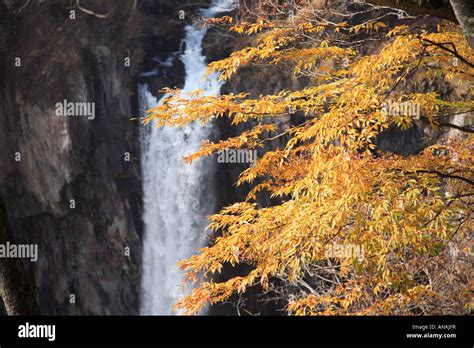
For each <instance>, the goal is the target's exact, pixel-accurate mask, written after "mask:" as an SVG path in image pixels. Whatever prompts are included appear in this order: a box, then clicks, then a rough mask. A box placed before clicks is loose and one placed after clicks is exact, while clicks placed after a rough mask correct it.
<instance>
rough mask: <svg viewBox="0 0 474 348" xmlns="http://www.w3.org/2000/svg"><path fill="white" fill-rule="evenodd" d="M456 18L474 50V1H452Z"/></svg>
mask: <svg viewBox="0 0 474 348" xmlns="http://www.w3.org/2000/svg"><path fill="white" fill-rule="evenodd" d="M450 2H451V6H452V7H453V10H454V13H455V14H456V18H457V20H458V22H459V24H460V25H461V28H462V32H463V33H464V35H465V36H466V39H467V41H469V45H470V46H471V48H472V49H473V50H474V0H450Z"/></svg>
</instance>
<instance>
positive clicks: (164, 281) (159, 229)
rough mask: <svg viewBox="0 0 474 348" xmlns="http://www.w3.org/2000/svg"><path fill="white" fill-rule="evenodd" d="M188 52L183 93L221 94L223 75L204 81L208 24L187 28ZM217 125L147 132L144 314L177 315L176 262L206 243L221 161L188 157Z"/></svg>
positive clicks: (224, 6)
mask: <svg viewBox="0 0 474 348" xmlns="http://www.w3.org/2000/svg"><path fill="white" fill-rule="evenodd" d="M233 7H234V0H213V1H212V4H211V6H210V7H209V8H207V9H205V10H201V14H202V16H203V17H204V18H210V17H214V16H216V15H217V14H218V13H221V12H228V11H230V10H232V9H233ZM185 32H186V35H185V43H186V45H185V46H186V48H185V51H184V52H183V53H182V54H181V56H180V59H181V60H182V62H183V64H184V67H185V74H186V75H185V83H184V87H183V92H184V93H187V92H191V91H193V90H196V89H199V90H203V91H204V95H218V94H219V91H220V88H221V83H220V82H218V76H210V77H209V78H208V79H206V80H205V81H203V80H202V78H203V76H204V73H205V70H206V59H205V57H204V56H203V55H202V42H203V39H204V37H205V35H206V29H205V28H201V27H199V26H198V25H188V26H186V28H185ZM139 96H140V108H141V112H142V113H144V111H145V110H146V109H148V108H151V107H153V106H155V105H157V103H159V100H157V99H156V98H155V97H154V96H153V95H152V94H151V93H150V92H149V90H148V87H147V86H146V85H140V86H139ZM212 131H213V129H212V125H207V126H202V125H199V124H190V125H188V126H186V127H184V128H174V127H173V128H170V127H164V128H159V129H158V128H151V129H149V128H148V129H144V130H143V131H142V136H141V137H142V152H143V154H142V169H143V170H142V172H143V191H144V213H143V220H144V229H145V234H144V244H143V262H142V264H143V274H142V283H141V288H142V294H141V313H142V314H144V315H167V314H175V313H174V312H173V310H172V307H173V305H174V304H175V303H176V301H177V300H178V299H179V298H180V297H182V296H183V294H185V293H189V292H190V290H191V289H189V288H187V289H185V292H184V293H183V291H182V290H180V288H179V285H180V284H182V282H183V274H182V272H181V271H180V270H179V269H178V267H177V265H176V264H177V262H178V261H179V260H180V259H183V258H187V257H189V256H191V255H192V254H195V253H196V252H197V249H198V248H200V247H202V246H204V245H205V244H206V242H207V236H206V233H205V227H206V225H207V224H208V221H207V219H206V216H208V215H209V214H212V213H213V212H214V210H215V198H214V197H215V193H214V190H213V181H214V179H215V173H216V165H215V162H214V161H213V160H212V159H200V160H198V161H195V162H194V163H193V164H191V165H189V164H185V163H183V161H182V158H183V156H185V155H189V154H191V153H193V152H194V151H196V150H198V149H199V147H200V145H201V143H202V141H203V140H204V139H207V138H209V136H210V135H211V134H212Z"/></svg>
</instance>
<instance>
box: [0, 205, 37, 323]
mask: <svg viewBox="0 0 474 348" xmlns="http://www.w3.org/2000/svg"><path fill="white" fill-rule="evenodd" d="M7 241H9V242H11V243H12V242H13V239H12V235H11V232H10V228H9V226H8V219H7V213H6V210H5V205H4V204H3V201H2V200H1V199H0V244H3V245H5V244H6V242H7ZM0 296H1V297H2V299H3V303H4V305H5V309H6V311H7V314H8V315H40V314H41V313H40V310H39V306H38V303H37V301H36V298H35V296H34V294H33V291H32V289H31V286H30V284H29V281H28V277H27V275H26V271H25V269H24V267H23V264H22V261H21V260H20V259H16V258H0Z"/></svg>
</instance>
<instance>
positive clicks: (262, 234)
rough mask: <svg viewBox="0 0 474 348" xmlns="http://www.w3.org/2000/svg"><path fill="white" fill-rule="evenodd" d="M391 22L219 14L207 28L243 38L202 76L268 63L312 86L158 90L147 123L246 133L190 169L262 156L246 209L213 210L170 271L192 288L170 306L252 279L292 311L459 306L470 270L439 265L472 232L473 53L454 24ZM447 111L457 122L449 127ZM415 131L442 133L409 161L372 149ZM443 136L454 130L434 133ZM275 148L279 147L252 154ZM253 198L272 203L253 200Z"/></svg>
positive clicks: (286, 9)
mask: <svg viewBox="0 0 474 348" xmlns="http://www.w3.org/2000/svg"><path fill="white" fill-rule="evenodd" d="M290 3H291V4H290ZM391 16H392V17H393V12H391V11H390V10H387V9H378V8H377V7H374V6H373V5H366V4H352V5H349V6H346V7H344V8H342V9H341V7H340V4H337V3H333V5H330V6H329V5H328V6H325V7H321V6H320V5H316V4H314V3H310V4H308V3H307V2H305V1H300V2H298V1H296V2H294V1H293V2H288V4H286V5H285V6H282V5H279V6H278V7H275V8H273V9H272V8H269V9H266V13H265V15H261V14H260V15H253V16H248V17H245V18H241V20H240V21H239V22H237V23H234V21H233V19H232V18H230V17H222V18H216V19H212V20H208V21H207V22H206V24H207V25H219V26H224V27H228V28H229V30H230V31H232V32H234V33H237V34H240V35H249V36H253V37H254V43H255V44H254V45H252V46H250V47H245V48H243V49H241V50H238V51H236V52H233V53H232V54H231V55H230V56H229V57H228V58H225V59H222V60H220V61H216V62H213V63H211V64H210V65H209V74H214V73H218V74H220V79H221V80H225V81H227V80H228V79H230V78H231V77H232V76H233V75H234V74H238V73H239V70H240V69H242V68H244V67H246V66H250V65H252V66H254V67H259V66H260V67H261V66H271V67H273V68H275V69H277V70H281V71H283V70H284V71H291V72H292V73H293V74H294V75H295V76H296V77H306V78H308V79H310V81H311V83H310V84H309V85H308V86H307V87H305V88H303V89H300V90H291V91H290V90H281V91H279V92H278V93H276V94H274V95H262V96H260V97H259V98H256V99H255V98H251V97H250V95H249V94H248V93H245V92H243V93H239V94H224V95H221V96H202V95H200V93H199V91H196V92H194V93H192V95H185V94H183V93H182V92H181V91H180V90H178V89H167V90H166V93H167V94H166V97H165V98H164V99H163V101H162V103H161V104H160V105H159V106H157V107H156V108H154V109H151V110H149V111H148V115H147V118H146V122H156V124H157V125H158V126H170V127H185V126H186V125H187V124H189V123H191V122H201V123H208V122H214V119H215V118H216V117H217V118H229V119H230V121H231V123H232V124H233V125H236V126H237V125H242V124H247V125H251V127H250V128H249V129H248V130H246V131H244V132H242V133H241V134H239V135H238V136H235V137H231V138H229V139H223V140H221V141H218V142H215V143H213V142H210V141H208V142H206V143H204V144H203V145H202V147H201V149H200V150H199V151H197V152H196V153H194V154H190V155H189V156H188V157H186V158H185V160H186V161H188V162H192V161H194V160H198V159H199V158H200V157H203V156H212V155H214V154H215V153H216V152H218V151H222V150H224V149H234V150H242V149H260V151H259V153H260V154H261V156H260V157H259V158H258V161H257V163H256V165H254V166H250V167H249V168H248V169H246V170H244V171H243V172H242V173H241V175H240V177H239V180H238V182H237V185H243V184H245V183H247V184H251V185H252V189H251V190H250V191H249V192H248V195H247V199H246V201H244V202H239V203H236V204H233V205H231V206H227V207H224V208H223V209H222V210H221V211H220V212H219V213H218V214H215V215H213V216H210V218H209V219H210V226H209V227H210V229H211V230H212V231H215V232H216V235H217V236H218V237H217V238H216V239H215V240H214V241H213V242H212V244H211V245H210V246H209V247H206V248H203V249H201V250H200V251H199V253H198V254H196V255H194V256H192V257H191V258H189V259H187V260H182V261H181V262H180V267H181V268H182V270H183V271H184V272H185V274H186V279H187V281H188V282H193V283H195V284H196V287H195V288H194V290H193V292H192V293H191V294H190V295H189V296H186V297H184V298H182V299H181V300H180V301H179V302H178V303H177V305H176V306H177V308H180V309H184V310H185V311H186V313H189V314H193V313H197V312H198V311H199V310H200V309H202V308H203V306H205V305H206V304H214V303H219V302H223V301H226V300H228V299H229V298H230V297H231V296H234V295H236V294H242V293H245V292H246V291H247V290H248V289H249V288H250V287H252V286H255V285H259V286H261V288H262V289H263V291H268V290H271V289H274V290H275V291H276V292H277V293H278V294H279V295H280V296H281V297H282V299H283V300H284V301H286V303H287V310H288V312H289V313H290V314H300V315H305V314H311V315H316V314H328V315H329V314H340V315H344V314H433V313H449V312H453V311H454V312H456V313H459V312H462V311H463V310H466V309H468V308H469V306H470V305H471V295H470V286H472V283H470V282H471V281H472V277H471V275H470V273H469V272H470V268H468V267H464V266H462V265H461V266H459V267H460V269H458V270H457V271H456V274H451V276H453V277H456V279H454V280H453V279H447V276H446V274H447V273H452V272H453V271H451V270H447V269H446V268H447V267H449V262H448V260H449V259H450V257H451V256H450V255H451V254H450V253H452V252H453V250H452V246H453V245H455V246H456V250H457V252H458V254H459V253H461V254H463V255H467V254H466V248H468V247H469V245H470V244H469V242H470V238H471V234H472V227H473V220H472V214H473V212H472V204H473V203H474V202H473V196H474V177H473V152H472V150H473V147H474V137H473V135H472V134H473V132H474V129H473V128H472V111H473V109H474V103H473V101H472V100H471V96H472V78H473V75H474V64H473V62H474V53H473V51H472V50H471V48H470V47H469V43H468V41H467V40H466V39H465V37H464V36H463V34H462V32H461V31H460V29H459V27H458V26H457V25H455V24H453V23H450V22H445V21H442V22H441V21H440V22H439V23H438V24H437V25H432V23H431V22H430V23H431V24H428V25H424V26H423V25H419V22H416V23H417V24H416V25H414V24H413V23H415V22H413V21H412V22H407V24H403V25H398V26H393V25H391V24H390V23H394V21H393V20H390V19H391V18H392V17H391ZM392 19H393V18H392ZM374 47H375V49H374ZM427 80H430V81H440V83H448V84H450V85H455V86H456V88H457V89H458V90H462V91H464V92H463V93H464V95H463V96H461V97H459V96H457V97H456V96H454V97H450V98H444V97H445V96H444V95H442V94H440V93H438V92H437V91H436V90H427V89H426V88H424V87H423V81H427ZM393 105H396V106H397V107H396V111H395V112H394V111H393V109H391V108H392V107H393ZM402 105H405V106H406V105H408V106H412V107H413V108H410V107H408V108H404V107H401V106H402ZM414 110H418V112H413V111H414ZM296 113H298V114H300V115H304V116H305V120H304V121H302V122H299V123H298V124H296V125H294V126H292V127H291V128H289V129H288V130H286V131H284V132H281V133H278V132H277V128H276V126H275V121H276V120H277V119H278V118H279V117H281V116H282V115H289V114H296ZM455 115H456V116H460V118H461V119H462V120H464V122H461V123H459V122H458V123H454V122H452V118H453V116H455ZM458 118H459V117H458ZM417 125H418V126H419V125H423V127H426V128H428V129H429V130H430V131H432V133H433V134H438V137H437V139H439V140H438V141H436V142H435V141H432V142H431V143H430V145H428V146H426V147H425V148H424V149H423V150H422V151H419V152H418V153H415V154H412V155H408V156H402V155H401V154H397V153H394V152H389V151H382V150H381V149H380V147H379V146H378V144H379V140H380V139H381V138H383V137H384V134H385V133H386V132H387V131H388V130H390V129H393V128H400V129H404V130H406V129H410V128H412V127H415V126H417ZM448 130H454V131H455V132H456V134H457V135H456V136H447V135H446V131H448ZM277 139H278V140H282V139H284V140H285V145H284V147H282V148H279V149H277V150H271V151H261V150H262V149H264V148H265V146H266V145H267V144H268V143H271V142H274V141H276V140H277ZM261 194H268V195H270V196H271V197H272V198H274V199H275V200H274V202H275V204H273V205H272V206H270V207H263V206H261V205H260V204H259V203H258V197H259V195H261ZM334 245H339V246H340V245H343V246H344V245H356V246H360V247H361V248H362V250H364V251H365V252H364V256H363V257H360V255H349V256H347V255H334V254H331V255H329V256H328V252H327V251H328V248H329V247H332V246H334ZM468 261H469V260H468ZM471 261H472V260H471ZM226 264H228V265H231V266H235V265H238V264H246V265H249V266H250V267H251V270H250V271H249V272H248V273H247V274H245V275H242V276H235V277H232V278H230V279H228V280H226V281H222V282H217V281H216V280H215V278H214V277H213V275H215V274H216V273H219V272H220V271H221V270H222V268H223V266H224V265H226ZM308 279H311V281H308ZM285 288H286V289H289V288H292V289H296V290H292V291H285V290H284V289H285ZM463 308H464V309H463Z"/></svg>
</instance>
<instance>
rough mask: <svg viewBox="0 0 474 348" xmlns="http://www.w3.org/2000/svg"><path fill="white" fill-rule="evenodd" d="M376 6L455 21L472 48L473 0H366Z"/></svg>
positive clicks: (473, 40) (473, 41) (473, 37)
mask: <svg viewBox="0 0 474 348" xmlns="http://www.w3.org/2000/svg"><path fill="white" fill-rule="evenodd" d="M366 1H367V2H368V3H371V4H373V5H378V6H388V7H392V8H397V9H400V10H404V11H407V12H410V13H414V14H418V15H429V16H433V17H438V18H443V19H447V20H450V21H452V22H454V23H457V24H459V25H460V26H461V29H462V31H463V33H464V36H465V37H466V39H467V41H468V42H469V45H470V46H471V48H472V49H473V50H474V0H431V1H427V0H418V1H416V2H413V1H411V0H366Z"/></svg>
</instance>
